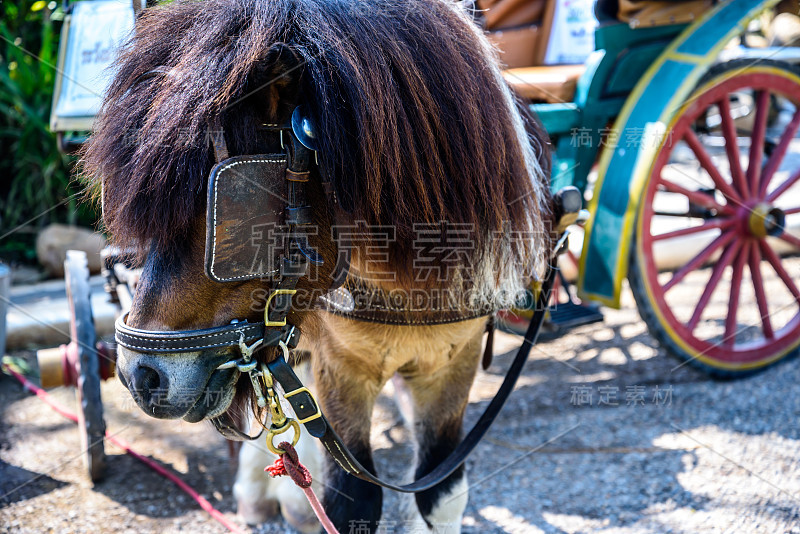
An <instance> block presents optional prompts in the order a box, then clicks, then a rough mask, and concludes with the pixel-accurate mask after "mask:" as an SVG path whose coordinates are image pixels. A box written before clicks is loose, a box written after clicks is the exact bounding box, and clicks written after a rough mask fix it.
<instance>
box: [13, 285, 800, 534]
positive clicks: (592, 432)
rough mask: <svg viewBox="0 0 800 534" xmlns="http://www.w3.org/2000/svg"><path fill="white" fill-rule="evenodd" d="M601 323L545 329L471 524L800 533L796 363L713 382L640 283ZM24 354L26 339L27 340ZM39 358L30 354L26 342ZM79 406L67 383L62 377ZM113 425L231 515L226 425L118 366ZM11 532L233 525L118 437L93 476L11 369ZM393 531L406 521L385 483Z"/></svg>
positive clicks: (387, 421) (507, 349)
mask: <svg viewBox="0 0 800 534" xmlns="http://www.w3.org/2000/svg"><path fill="white" fill-rule="evenodd" d="M605 315H606V320H605V322H604V323H602V324H594V325H587V326H584V327H581V328H578V329H576V330H574V331H572V332H570V333H569V334H568V335H566V336H563V337H561V338H557V339H551V340H547V341H543V342H541V343H540V344H539V345H538V346H537V347H536V349H535V350H534V351H533V353H532V356H531V359H530V361H529V362H528V364H527V366H526V368H525V372H524V375H523V376H522V378H521V379H520V383H519V385H518V386H517V391H516V392H515V393H514V394H513V395H512V397H511V399H510V400H509V403H508V405H507V406H506V408H505V409H504V410H503V412H502V413H501V415H500V416H499V418H498V420H497V422H496V423H495V425H494V427H493V429H492V431H491V433H490V436H489V437H488V438H487V439H485V440H484V441H483V442H482V443H481V445H480V446H479V447H478V448H477V450H476V451H475V453H474V454H473V455H472V457H471V458H470V459H469V461H468V473H469V478H470V483H471V485H472V488H471V490H470V499H469V504H468V506H467V511H466V514H465V517H464V521H463V530H464V532H512V533H523V532H524V533H536V532H548V533H550V532H553V533H560V532H570V533H572V532H615V533H617V532H619V533H643V532H653V533H663V532H676V533H677V532H687V533H690V532H691V533H694V532H737V533H738V532H754V533H755V532H758V533H761V532H764V533H792V534H800V424H798V421H799V420H800V418H799V417H798V416H800V385H799V384H800V365H798V363H799V362H798V361H797V360H794V361H790V362H785V363H783V364H780V365H778V366H776V367H774V368H771V369H768V370H767V371H765V372H763V373H761V374H758V375H756V376H752V377H749V378H746V379H743V380H739V381H735V382H716V381H712V380H710V379H709V378H708V377H706V376H705V375H704V374H702V373H700V372H698V371H695V370H694V369H692V368H691V367H689V366H686V365H684V366H680V367H678V364H679V362H677V361H676V360H674V359H672V358H671V357H669V356H667V355H666V354H664V352H663V350H661V349H659V348H658V347H657V346H656V343H655V342H654V341H653V339H652V338H651V337H650V336H649V335H648V334H647V332H646V328H645V326H644V324H643V323H642V321H641V320H640V319H639V316H638V314H637V313H636V311H635V308H634V306H633V302H632V299H631V297H630V294H629V293H626V297H625V302H624V307H623V309H622V310H620V311H615V310H605ZM519 342H520V338H518V337H516V336H512V335H508V334H500V335H498V336H497V339H496V346H495V348H496V353H497V354H498V356H497V357H496V358H495V362H494V364H493V365H492V367H491V368H490V369H489V370H488V371H487V372H481V373H480V374H479V377H478V380H477V381H476V384H475V386H474V387H473V391H472V399H471V400H472V402H471V404H470V407H469V410H468V414H467V419H468V423H469V422H471V421H474V420H475V419H476V418H477V416H478V415H479V414H480V412H481V411H482V409H483V408H484V407H485V405H486V404H487V402H488V400H489V399H490V398H491V397H492V395H493V393H494V391H495V389H496V388H497V386H498V385H499V383H500V382H501V381H502V377H503V371H504V369H505V368H506V366H507V365H508V364H509V362H510V360H511V357H512V355H513V352H511V351H512V350H513V349H514V348H515V347H516V346H517V345H518V344H519ZM18 355H22V356H25V354H18ZM28 356H30V354H28ZM53 395H54V396H55V397H56V399H57V400H58V401H60V402H62V403H63V404H65V405H67V406H70V407H72V408H73V409H74V407H75V403H74V395H73V392H72V391H71V390H68V389H64V388H60V389H57V390H54V391H53ZM103 398H104V406H105V410H106V420H107V424H108V428H109V429H110V431H111V432H113V433H115V434H117V435H118V436H119V437H120V438H123V439H125V440H127V441H128V442H130V443H132V444H133V446H134V448H135V449H136V450H137V451H138V452H140V453H142V454H145V455H148V456H151V457H153V458H155V459H156V460H158V461H159V462H161V463H162V464H163V465H166V466H168V467H169V468H171V469H173V470H175V471H177V472H178V473H180V474H181V475H182V476H183V477H184V479H185V480H186V481H187V482H188V483H189V484H191V485H192V486H193V487H195V488H196V489H197V490H198V491H199V492H200V493H202V494H203V495H204V496H205V497H206V498H208V499H209V500H210V501H211V502H212V503H213V504H214V505H215V506H216V507H218V508H219V509H220V510H221V511H222V512H224V513H225V515H226V516H227V517H229V518H230V519H232V520H233V521H234V522H236V523H237V524H239V525H240V526H241V527H242V528H243V529H244V530H245V531H249V532H254V533H256V532H257V533H274V532H287V531H291V529H289V527H287V526H286V524H285V523H283V522H282V521H281V520H276V521H274V522H272V523H268V524H265V525H262V526H260V527H258V528H254V529H248V527H246V526H245V525H244V524H243V523H242V521H241V520H240V519H238V518H237V517H236V515H235V505H234V502H233V500H232V497H231V484H232V478H233V477H232V472H231V466H230V463H229V459H228V453H227V447H226V444H225V441H224V440H223V439H222V438H221V437H220V436H218V435H217V434H216V433H215V432H214V431H213V430H212V429H211V428H210V426H208V425H207V424H196V425H191V424H188V423H184V422H175V421H159V420H155V419H151V418H149V417H147V416H146V415H144V414H143V413H142V412H140V411H139V410H138V408H136V407H135V406H134V405H133V402H132V401H131V400H130V396H129V395H128V393H127V392H126V391H125V390H124V388H123V387H122V386H121V385H120V384H119V383H118V382H117V381H116V380H112V381H109V382H107V383H105V384H104V386H103ZM0 406H1V407H2V408H0V410H1V411H0V420H1V421H2V423H1V425H2V426H0V432H2V434H0V531H8V532H59V533H61V532H92V533H95V532H137V533H138V532H158V533H161V532H168V533H171V532H192V533H211V532H223V531H224V530H223V528H222V527H221V526H220V525H219V524H218V523H216V522H215V521H214V520H213V519H211V517H210V516H208V515H207V514H206V513H205V512H203V511H202V510H200V509H199V508H198V506H197V505H196V504H195V503H194V502H193V501H192V500H191V499H189V498H188V497H187V496H185V495H184V494H183V493H181V492H180V491H178V490H177V489H176V488H175V487H174V486H173V485H172V484H171V483H169V482H167V481H165V479H162V478H161V477H159V476H158V475H156V474H155V473H153V472H152V471H150V470H148V469H146V468H144V467H143V466H142V465H141V464H140V463H138V462H137V461H136V460H134V459H133V458H131V457H129V456H127V455H125V454H123V453H122V451H120V450H119V449H117V448H116V447H114V446H113V445H110V444H107V445H106V451H107V453H108V454H109V455H110V456H109V458H108V468H107V473H108V474H107V478H106V480H105V481H104V482H102V483H100V484H98V485H96V486H94V487H92V484H91V483H90V482H89V481H88V478H87V474H86V472H85V469H84V467H83V464H82V461H81V455H80V447H79V439H78V433H77V430H76V428H75V427H74V425H73V424H72V423H70V422H68V421H66V420H65V419H62V418H61V417H60V416H59V415H57V414H55V413H54V412H52V411H51V410H50V409H49V408H47V407H46V406H45V405H44V404H43V403H41V402H40V401H39V400H38V399H36V398H34V397H32V396H30V395H28V394H26V393H25V392H24V391H22V388H21V387H20V386H19V385H18V384H17V382H16V381H14V380H13V379H12V378H9V377H6V376H0ZM399 420H400V419H399V415H398V413H397V412H396V410H395V408H394V406H393V403H392V401H391V400H390V399H389V397H382V398H381V399H380V402H379V405H378V407H377V408H376V410H375V415H374V432H373V443H374V447H375V449H376V458H377V463H378V466H379V469H380V470H381V472H382V473H384V474H387V475H389V476H395V477H399V476H400V475H401V473H402V472H404V470H405V468H406V466H407V465H408V463H409V461H410V460H411V449H410V447H409V446H407V445H405V443H406V442H407V440H408V433H407V432H406V430H405V429H404V428H403V426H402V425H401V424H400V423H399ZM384 502H385V504H384V508H385V514H384V515H385V518H386V520H387V523H386V527H387V529H386V531H387V532H402V531H404V528H403V523H402V521H401V518H399V517H398V516H397V515H396V510H397V509H398V504H399V501H398V497H397V496H396V495H393V494H386V498H385V501H384Z"/></svg>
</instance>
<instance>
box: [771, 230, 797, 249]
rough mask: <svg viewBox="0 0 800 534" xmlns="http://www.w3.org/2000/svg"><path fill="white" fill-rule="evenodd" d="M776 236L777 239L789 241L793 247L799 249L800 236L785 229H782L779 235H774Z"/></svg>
mask: <svg viewBox="0 0 800 534" xmlns="http://www.w3.org/2000/svg"><path fill="white" fill-rule="evenodd" d="M776 237H777V238H778V239H780V240H781V241H785V242H786V243H789V244H790V245H792V246H793V247H794V248H796V249H798V250H800V238H798V237H796V236H794V235H792V234H790V233H789V232H788V231H786V230H785V229H784V231H783V233H782V234H781V235H779V236H776Z"/></svg>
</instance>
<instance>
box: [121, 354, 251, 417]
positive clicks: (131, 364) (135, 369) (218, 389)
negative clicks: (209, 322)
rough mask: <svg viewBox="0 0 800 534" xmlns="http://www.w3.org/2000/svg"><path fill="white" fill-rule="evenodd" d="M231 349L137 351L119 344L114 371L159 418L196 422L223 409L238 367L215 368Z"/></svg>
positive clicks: (142, 405)
mask: <svg viewBox="0 0 800 534" xmlns="http://www.w3.org/2000/svg"><path fill="white" fill-rule="evenodd" d="M230 357H231V352H229V351H227V350H220V351H219V353H218V354H217V355H216V356H212V355H209V354H207V353H204V352H182V353H175V354H148V353H140V352H136V351H133V350H130V349H128V348H125V347H122V346H120V348H119V351H118V357H117V374H118V375H119V377H120V381H121V382H122V384H123V385H124V386H125V387H126V388H128V391H130V393H131V396H132V397H133V399H134V400H135V401H136V404H137V405H138V406H139V407H140V408H141V409H142V411H144V412H145V413H147V414H148V415H150V416H152V417H157V418H159V419H178V418H183V419H185V420H186V421H189V422H192V423H195V422H198V421H201V420H202V419H206V418H209V417H215V416H217V415H220V414H221V413H223V412H225V410H227V408H228V407H229V406H230V404H231V401H232V400H233V395H234V386H235V384H236V380H237V379H238V375H239V373H238V371H237V370H236V369H235V368H234V369H218V367H219V365H220V363H221V362H224V361H226V360H228V359H229V358H230Z"/></svg>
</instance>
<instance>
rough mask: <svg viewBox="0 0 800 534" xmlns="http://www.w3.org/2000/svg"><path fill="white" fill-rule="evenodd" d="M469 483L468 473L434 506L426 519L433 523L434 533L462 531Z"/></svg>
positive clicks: (446, 533) (444, 533)
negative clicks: (462, 519)
mask: <svg viewBox="0 0 800 534" xmlns="http://www.w3.org/2000/svg"><path fill="white" fill-rule="evenodd" d="M468 491H469V485H468V484H467V475H466V474H465V475H464V476H462V477H461V480H459V481H458V482H456V483H455V484H453V486H452V487H451V488H450V491H448V492H447V493H445V494H442V496H441V497H440V498H439V502H437V503H436V504H435V505H434V506H433V510H431V513H430V515H429V516H427V517H426V518H425V519H426V520H427V521H428V523H430V524H431V525H432V527H433V528H432V529H431V532H432V533H434V534H459V533H460V532H461V516H463V515H464V510H465V509H466V508H467V498H468Z"/></svg>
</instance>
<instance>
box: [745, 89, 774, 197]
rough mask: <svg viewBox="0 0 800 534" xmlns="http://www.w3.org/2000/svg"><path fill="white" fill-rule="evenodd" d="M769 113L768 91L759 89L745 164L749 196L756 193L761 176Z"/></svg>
mask: <svg viewBox="0 0 800 534" xmlns="http://www.w3.org/2000/svg"><path fill="white" fill-rule="evenodd" d="M768 115H769V91H768V90H767V89H761V90H760V91H758V96H757V97H756V117H755V123H754V124H753V132H752V134H751V135H752V137H751V142H750V161H749V163H748V164H747V185H748V186H750V196H756V194H757V193H758V181H759V178H760V177H761V160H762V159H763V157H764V139H765V138H766V135H767V116H768Z"/></svg>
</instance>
